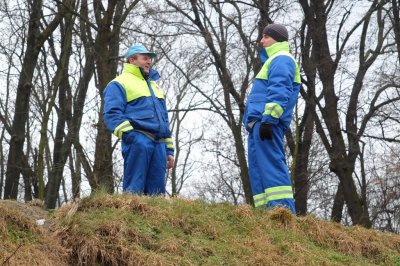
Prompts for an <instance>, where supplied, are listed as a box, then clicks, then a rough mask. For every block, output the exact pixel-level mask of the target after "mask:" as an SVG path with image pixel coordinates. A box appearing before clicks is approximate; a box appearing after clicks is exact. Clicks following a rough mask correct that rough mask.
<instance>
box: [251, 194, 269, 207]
mask: <svg viewBox="0 0 400 266" xmlns="http://www.w3.org/2000/svg"><path fill="white" fill-rule="evenodd" d="M253 200H254V207H256V208H257V207H260V206H262V205H265V204H266V203H267V198H266V197H265V193H261V194H257V195H254V196H253Z"/></svg>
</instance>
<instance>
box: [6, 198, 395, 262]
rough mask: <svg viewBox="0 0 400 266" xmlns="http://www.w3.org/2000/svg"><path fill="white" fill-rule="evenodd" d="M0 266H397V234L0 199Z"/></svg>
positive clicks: (251, 216) (229, 215)
mask: <svg viewBox="0 0 400 266" xmlns="http://www.w3.org/2000/svg"><path fill="white" fill-rule="evenodd" d="M16 206H19V207H18V208H17V207H16ZM21 206H24V207H21ZM41 217H43V218H44V219H46V223H45V224H44V225H38V224H37V223H36V221H37V220H39V219H40V218H41ZM0 265H400V236H399V235H393V234H385V233H380V232H377V231H373V230H367V229H364V228H361V227H343V226H341V225H338V224H336V223H331V222H326V221H320V220H317V219H315V218H313V217H310V216H309V217H303V218H296V217H294V216H292V215H291V214H290V213H289V212H288V211H287V210H286V209H282V208H281V209H275V210H272V211H268V212H267V211H264V210H255V209H253V208H251V207H249V206H239V207H238V206H231V205H229V204H205V203H203V202H200V201H191V200H185V199H165V198H158V197H139V196H130V195H114V196H110V195H105V194H98V195H94V196H92V197H89V198H86V199H84V200H82V201H80V202H78V203H73V204H69V205H66V206H64V207H62V208H60V209H59V210H57V211H55V212H54V213H52V214H51V215H50V214H46V213H45V212H44V211H43V210H41V209H40V208H38V207H35V206H30V205H24V204H18V203H12V204H11V203H10V202H9V201H0Z"/></svg>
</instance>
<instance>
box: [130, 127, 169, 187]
mask: <svg viewBox="0 0 400 266" xmlns="http://www.w3.org/2000/svg"><path fill="white" fill-rule="evenodd" d="M124 134H126V133H124ZM122 156H123V158H124V179H123V185H122V188H123V191H124V192H130V193H135V194H144V195H160V194H165V173H166V168H167V152H166V144H165V142H159V141H155V140H152V139H150V138H149V137H147V136H146V135H144V134H143V133H141V132H137V131H135V130H132V131H129V133H128V134H127V135H126V136H123V140H122Z"/></svg>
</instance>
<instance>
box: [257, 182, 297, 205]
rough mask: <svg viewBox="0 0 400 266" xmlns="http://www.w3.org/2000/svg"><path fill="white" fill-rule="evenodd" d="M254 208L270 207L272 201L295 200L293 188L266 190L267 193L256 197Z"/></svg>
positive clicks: (281, 187)
mask: <svg viewBox="0 0 400 266" xmlns="http://www.w3.org/2000/svg"><path fill="white" fill-rule="evenodd" d="M253 198H254V206H255V207H260V206H262V205H268V203H269V202H270V201H273V200H275V201H276V200H281V199H293V191H292V187H291V186H280V187H271V188H267V189H266V190H265V193H261V194H258V195H254V197H253Z"/></svg>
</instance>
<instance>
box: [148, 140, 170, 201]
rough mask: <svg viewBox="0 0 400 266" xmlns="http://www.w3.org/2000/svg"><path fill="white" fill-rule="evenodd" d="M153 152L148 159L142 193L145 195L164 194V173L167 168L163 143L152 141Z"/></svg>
mask: <svg viewBox="0 0 400 266" xmlns="http://www.w3.org/2000/svg"><path fill="white" fill-rule="evenodd" d="M154 144H155V146H154V152H153V155H152V157H151V160H150V167H149V171H148V174H147V178H146V182H145V186H144V193H145V194H147V195H160V194H165V173H166V169H167V151H166V146H165V143H157V142H156V143H154Z"/></svg>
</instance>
